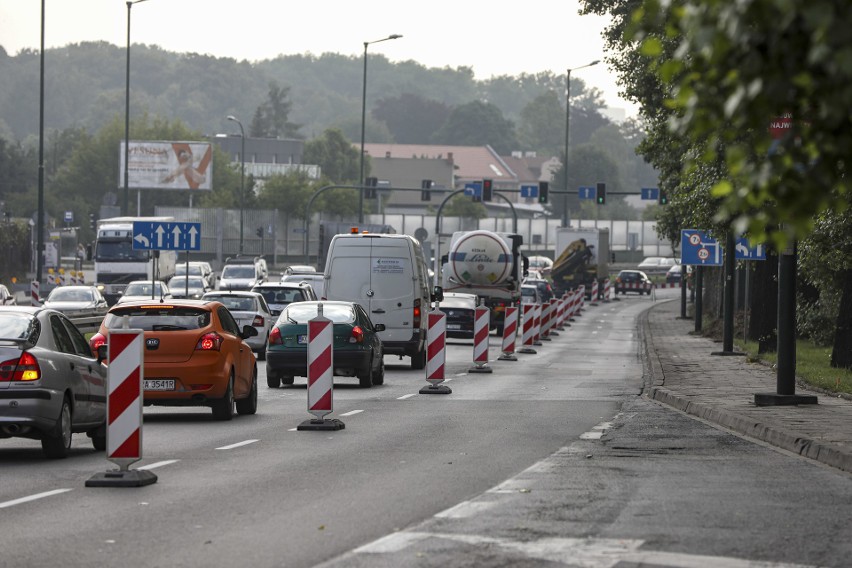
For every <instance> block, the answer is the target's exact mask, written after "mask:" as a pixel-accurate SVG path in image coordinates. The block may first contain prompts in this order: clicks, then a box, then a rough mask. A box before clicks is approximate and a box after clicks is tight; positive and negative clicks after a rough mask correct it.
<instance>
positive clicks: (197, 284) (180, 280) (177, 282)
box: [169, 276, 204, 289]
mask: <svg viewBox="0 0 852 568" xmlns="http://www.w3.org/2000/svg"><path fill="white" fill-rule="evenodd" d="M186 281H187V278H186V276H175V277H174V278H172V279H171V280H169V287H170V288H172V289H175V288H185V287H186V284H187V282H186ZM189 287H190V288H203V287H204V280H202V279H201V278H198V277H193V276H190V277H189Z"/></svg>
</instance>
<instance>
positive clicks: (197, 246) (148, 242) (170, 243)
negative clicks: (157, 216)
mask: <svg viewBox="0 0 852 568" xmlns="http://www.w3.org/2000/svg"><path fill="white" fill-rule="evenodd" d="M133 248H134V249H137V250H138V249H142V250H201V223H176V222H159V221H134V222H133Z"/></svg>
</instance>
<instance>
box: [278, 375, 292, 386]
mask: <svg viewBox="0 0 852 568" xmlns="http://www.w3.org/2000/svg"><path fill="white" fill-rule="evenodd" d="M293 379H294V377H292V376H284V377H281V382H282V383H283V384H285V385H292V384H293Z"/></svg>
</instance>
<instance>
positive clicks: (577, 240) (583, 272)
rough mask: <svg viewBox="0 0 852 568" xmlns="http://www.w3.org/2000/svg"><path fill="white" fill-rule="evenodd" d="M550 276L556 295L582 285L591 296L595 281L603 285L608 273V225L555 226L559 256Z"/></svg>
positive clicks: (557, 254) (554, 262) (601, 287)
mask: <svg viewBox="0 0 852 568" xmlns="http://www.w3.org/2000/svg"><path fill="white" fill-rule="evenodd" d="M550 277H551V279H552V280H553V287H554V289H555V291H556V293H557V295H559V296H561V295H562V294H563V293H564V292H567V291H568V290H574V289H576V288H578V287H579V286H580V285H584V286H585V287H586V295H587V296H589V297H591V293H592V283H593V282H594V281H595V280H597V281H598V286H600V289H601V290H602V289H603V286H602V284H603V282H604V280H605V279H606V278H607V277H609V229H599V228H594V227H560V228H558V229H556V260H554V261H553V266H552V267H551V269H550Z"/></svg>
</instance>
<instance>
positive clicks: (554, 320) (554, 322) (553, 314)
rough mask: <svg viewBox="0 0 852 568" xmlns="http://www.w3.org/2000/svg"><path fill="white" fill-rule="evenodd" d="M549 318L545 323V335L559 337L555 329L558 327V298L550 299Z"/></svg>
mask: <svg viewBox="0 0 852 568" xmlns="http://www.w3.org/2000/svg"><path fill="white" fill-rule="evenodd" d="M549 304H550V320H549V321H548V324H547V336H548V337H559V332H558V331H556V329H557V328H558V327H559V298H551V299H550V302H549Z"/></svg>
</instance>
